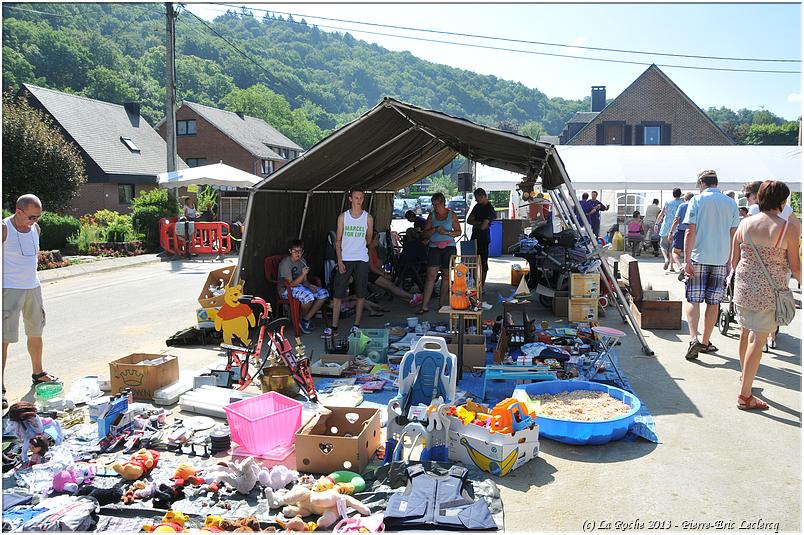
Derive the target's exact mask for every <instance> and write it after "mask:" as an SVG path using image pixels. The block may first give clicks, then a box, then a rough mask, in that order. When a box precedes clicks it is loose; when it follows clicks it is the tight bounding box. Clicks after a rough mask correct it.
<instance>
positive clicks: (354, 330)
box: [349, 325, 360, 334]
mask: <svg viewBox="0 0 804 535" xmlns="http://www.w3.org/2000/svg"><path fill="white" fill-rule="evenodd" d="M349 334H360V327H358V326H357V325H352V328H351V329H349Z"/></svg>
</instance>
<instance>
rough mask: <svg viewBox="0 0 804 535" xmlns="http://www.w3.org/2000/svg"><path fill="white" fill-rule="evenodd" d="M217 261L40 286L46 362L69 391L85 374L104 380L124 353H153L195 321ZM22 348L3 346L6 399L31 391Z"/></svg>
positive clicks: (122, 271)
mask: <svg viewBox="0 0 804 535" xmlns="http://www.w3.org/2000/svg"><path fill="white" fill-rule="evenodd" d="M222 265H223V264H221V263H219V262H215V263H212V262H201V261H189V262H181V261H177V262H154V263H149V264H144V265H136V266H130V267H126V268H122V269H116V270H113V271H106V272H101V273H92V274H86V275H79V276H76V277H71V278H68V279H63V280H58V281H53V282H46V283H44V284H43V286H42V295H43V298H44V302H45V310H46V314H47V327H46V328H45V334H44V344H45V352H44V362H45V369H46V370H47V371H50V372H53V373H55V374H56V375H57V376H59V377H60V378H61V379H63V380H64V381H65V385H66V386H67V387H69V384H70V381H71V380H72V379H74V378H77V377H83V376H84V375H88V374H97V375H100V376H101V377H108V375H109V362H110V361H112V360H114V359H116V358H119V357H123V356H126V355H128V354H130V353H159V352H162V351H164V350H165V349H167V346H166V345H165V340H166V339H167V338H168V337H169V336H170V335H172V334H173V333H175V332H176V331H179V330H181V329H183V328H185V327H188V326H190V325H192V324H194V323H195V309H196V308H197V306H198V303H197V302H196V297H197V296H198V294H199V293H200V291H201V287H202V285H203V284H204V281H205V280H206V276H207V273H209V272H210V271H211V270H213V269H217V268H219V267H221V266H222ZM20 331H21V332H20V342H19V343H17V344H13V345H11V346H10V348H9V357H8V364H7V368H6V374H5V376H4V382H5V385H6V388H7V389H8V399H9V401H10V402H12V403H13V401H14V400H16V399H19V398H21V397H23V396H27V395H29V394H30V391H31V383H30V374H31V369H30V360H29V359H28V355H27V352H26V349H25V343H24V340H25V338H24V333H23V332H22V326H20Z"/></svg>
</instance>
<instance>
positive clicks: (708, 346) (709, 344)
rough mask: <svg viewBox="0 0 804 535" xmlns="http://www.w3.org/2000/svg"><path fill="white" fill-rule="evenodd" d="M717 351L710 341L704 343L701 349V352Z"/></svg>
mask: <svg viewBox="0 0 804 535" xmlns="http://www.w3.org/2000/svg"><path fill="white" fill-rule="evenodd" d="M718 351H720V350H719V349H718V348H717V346H716V345H714V344H713V343H712V342H709V343H708V344H706V345H704V349H701V353H717V352H718Z"/></svg>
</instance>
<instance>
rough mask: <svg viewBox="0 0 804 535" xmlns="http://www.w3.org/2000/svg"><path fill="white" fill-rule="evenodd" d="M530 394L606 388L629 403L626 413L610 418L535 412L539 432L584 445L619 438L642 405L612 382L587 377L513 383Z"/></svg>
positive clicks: (568, 442)
mask: <svg viewBox="0 0 804 535" xmlns="http://www.w3.org/2000/svg"><path fill="white" fill-rule="evenodd" d="M516 388H517V389H522V390H524V391H525V392H527V394H528V395H529V396H531V397H533V396H536V395H539V394H560V393H561V392H570V391H573V390H596V391H600V392H606V393H607V394H608V395H610V396H611V397H613V398H614V399H619V400H620V401H622V402H623V403H625V404H626V405H629V406H630V407H631V410H630V411H629V412H628V414H626V415H623V416H620V417H618V418H614V419H612V420H592V421H588V422H585V421H577V420H558V419H555V418H548V417H546V416H537V417H536V423H537V424H539V435H540V436H541V437H545V438H549V439H552V440H555V441H557V442H563V443H564V444H575V445H586V444H606V443H607V442H611V441H612V440H620V439H621V438H623V437H624V436H625V434H626V433H627V432H628V428H629V427H631V424H632V423H633V422H634V418H635V416H636V414H637V413H638V412H639V410H640V408H641V407H642V402H641V401H639V398H638V397H636V396H635V395H633V394H631V393H630V392H626V391H625V390H622V389H620V388H616V387H614V386H609V385H604V384H601V383H593V382H589V381H542V382H539V383H531V384H528V385H521V386H517V387H516Z"/></svg>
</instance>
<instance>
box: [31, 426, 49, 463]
mask: <svg viewBox="0 0 804 535" xmlns="http://www.w3.org/2000/svg"><path fill="white" fill-rule="evenodd" d="M50 440H51V439H50V437H49V436H48V435H46V434H44V433H39V434H37V435H34V436H32V437H31V438H30V440H28V451H29V452H30V453H31V457H30V459H28V464H27V468H30V467H31V466H34V465H36V464H42V463H43V462H45V455H46V454H47V450H48V449H49V448H50Z"/></svg>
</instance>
